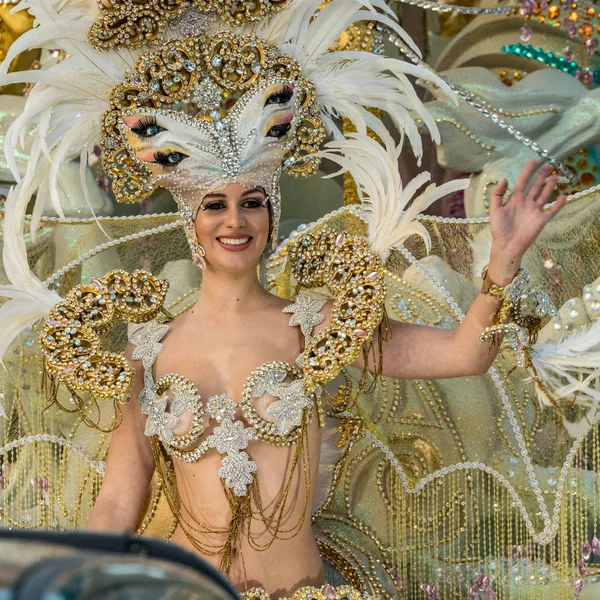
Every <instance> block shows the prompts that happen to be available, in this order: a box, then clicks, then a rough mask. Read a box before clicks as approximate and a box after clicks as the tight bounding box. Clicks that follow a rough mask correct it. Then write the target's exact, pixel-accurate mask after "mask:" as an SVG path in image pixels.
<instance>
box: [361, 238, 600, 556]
mask: <svg viewBox="0 0 600 600" xmlns="http://www.w3.org/2000/svg"><path fill="white" fill-rule="evenodd" d="M399 250H400V251H401V252H402V254H403V255H404V256H405V258H406V259H407V260H408V261H409V262H410V263H411V264H413V265H415V266H416V267H417V268H418V269H420V271H421V272H422V274H423V275H424V276H425V277H426V279H427V280H428V281H429V282H430V283H431V284H432V285H434V287H435V288H436V289H437V290H438V291H439V292H440V293H441V294H442V296H443V297H444V298H445V299H446V301H447V302H448V304H449V306H450V308H451V309H452V311H453V312H454V314H455V315H456V318H457V319H458V320H459V321H462V320H463V319H464V318H465V314H464V313H463V312H462V310H461V309H460V307H459V306H458V304H457V303H456V302H455V300H454V299H453V297H452V295H451V294H450V292H448V290H446V288H445V287H444V286H443V285H442V284H441V283H440V282H439V281H438V279H437V278H436V277H435V276H434V275H432V274H431V272H430V271H429V270H428V269H426V268H425V267H424V266H423V265H422V264H421V263H420V262H419V261H417V259H416V258H415V257H414V256H413V254H412V253H411V252H410V251H409V250H408V249H406V248H404V247H403V246H401V247H400V248H399ZM489 373H490V376H491V378H492V381H493V382H494V385H495V386H496V388H497V389H498V392H499V394H500V398H501V401H502V405H503V408H504V411H505V413H506V416H507V417H508V419H509V422H510V425H511V427H512V430H513V434H514V437H515V439H516V441H517V444H518V446H519V452H520V455H521V458H522V459H523V463H524V464H525V472H526V474H527V476H528V479H529V483H530V485H531V489H532V491H533V493H534V494H535V497H536V500H537V502H538V506H539V508H540V513H541V516H542V519H543V522H544V528H543V529H542V530H541V531H540V532H539V533H536V531H535V529H534V527H533V523H532V521H531V518H530V516H529V513H528V512H527V509H526V508H525V506H523V501H522V500H521V499H520V498H519V495H518V494H517V492H516V490H515V489H514V487H513V486H512V485H511V484H510V482H509V481H508V480H507V479H506V477H504V475H502V474H501V473H498V472H497V471H496V470H495V469H493V468H492V467H489V466H488V465H485V464H483V463H478V462H473V463H471V462H465V463H457V464H456V465H451V466H449V467H444V468H442V469H438V470H436V471H434V472H433V473H430V474H429V475H427V476H426V477H424V478H423V479H421V480H420V481H419V483H418V484H417V485H416V486H415V487H414V488H412V489H410V488H409V487H408V482H407V480H406V475H405V474H404V472H403V471H402V467H401V466H400V464H399V463H398V461H397V460H396V459H395V457H394V456H393V453H392V452H391V451H390V450H389V448H388V447H387V446H385V444H384V443H383V442H381V441H380V440H378V439H377V438H376V437H375V436H374V435H373V434H372V433H371V432H367V434H368V435H370V436H372V438H374V439H375V440H377V444H376V445H377V446H378V447H380V448H381V449H382V451H383V452H384V454H385V456H386V458H388V459H389V460H390V461H392V459H393V460H394V462H392V466H393V468H394V469H395V471H396V472H397V473H398V475H399V477H400V478H401V480H402V483H403V485H404V486H405V488H406V490H407V491H408V492H409V493H416V492H417V491H419V490H421V489H422V488H423V487H424V486H425V485H426V484H427V483H430V482H431V481H433V480H434V479H437V478H439V477H443V476H444V475H446V474H448V473H449V472H453V471H456V470H461V469H479V470H483V471H485V472H486V473H489V474H491V475H492V476H493V477H494V478H495V479H496V480H497V481H499V482H500V483H501V484H502V485H504V486H505V487H506V489H507V491H508V492H509V493H510V494H511V496H512V497H513V500H514V502H515V506H516V507H517V508H518V510H519V511H520V513H521V515H522V517H523V521H524V523H525V526H526V528H527V531H528V532H529V534H530V535H531V537H532V539H533V540H534V541H535V542H536V543H538V544H541V545H546V544H549V543H550V542H551V541H552V540H553V539H554V537H555V536H556V534H557V532H558V527H559V516H560V515H559V512H560V505H561V502H562V498H563V493H564V487H565V483H566V479H567V472H568V471H569V469H571V468H572V464H573V460H574V458H575V455H576V453H577V451H578V449H579V447H580V446H581V443H582V442H583V441H584V440H585V438H586V437H587V431H586V432H585V433H584V434H582V435H581V436H579V437H577V438H576V439H575V440H574V442H573V445H572V446H571V448H570V450H569V452H568V454H567V457H566V459H565V462H564V463H563V466H562V468H561V471H560V475H559V477H558V485H557V488H556V495H555V499H554V507H553V514H552V518H550V514H549V512H548V508H547V506H546V503H545V501H544V497H543V493H542V491H541V489H540V485H539V482H538V479H537V476H536V474H535V470H534V467H533V465H532V463H531V458H530V457H529V455H528V454H527V447H526V443H525V439H524V437H523V434H522V433H521V428H520V427H519V425H518V423H517V419H516V417H515V413H514V411H513V409H512V407H511V405H510V400H509V398H508V395H507V393H506V390H505V389H504V385H503V383H502V381H501V378H500V375H499V374H498V371H497V369H496V368H495V367H491V368H490V370H489ZM599 421H600V414H598V413H597V414H596V415H595V416H594V417H593V418H592V419H591V420H590V428H591V427H593V426H594V425H595V424H596V423H598V422H599ZM588 431H589V429H588ZM390 455H391V458H390ZM452 467H454V468H452Z"/></svg>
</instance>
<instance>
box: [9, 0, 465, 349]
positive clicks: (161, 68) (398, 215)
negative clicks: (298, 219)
mask: <svg viewBox="0 0 600 600" xmlns="http://www.w3.org/2000/svg"><path fill="white" fill-rule="evenodd" d="M148 4H149V5H150V4H152V3H151V2H149V3H148ZM209 4H210V6H209ZM214 4H215V3H208V4H207V3H205V2H204V3H202V2H197V3H196V4H190V5H188V6H187V8H185V10H180V11H177V14H176V15H171V16H169V15H167V16H166V17H165V16H164V15H163V17H161V18H162V19H163V20H162V21H161V23H159V24H156V23H155V25H156V27H155V28H154V29H153V31H154V33H156V35H154V34H152V35H148V36H146V39H148V40H150V42H151V43H149V44H145V45H144V44H143V43H141V42H140V40H141V38H140V36H136V35H133V33H132V32H133V31H134V30H133V29H131V27H134V29H135V27H137V28H138V29H137V30H136V31H138V33H139V31H141V29H140V27H142V26H144V27H146V26H147V27H150V24H149V23H146V25H143V23H142V21H140V20H135V19H134V22H133V21H132V22H128V21H127V20H125V21H124V22H123V23H121V25H118V23H119V21H118V20H114V21H110V19H109V17H108V16H107V15H106V14H103V15H100V14H99V12H98V10H99V9H98V7H97V5H96V4H95V2H92V1H91V0H73V1H69V2H64V1H62V0H61V1H56V0H54V1H53V0H23V1H22V2H21V3H20V4H19V5H18V9H19V10H23V9H27V10H29V12H30V13H31V14H32V15H33V16H34V17H35V20H36V23H35V27H34V29H33V30H31V31H29V32H27V33H25V34H24V35H23V36H22V37H21V38H20V39H19V40H18V41H17V42H16V43H15V44H13V46H12V47H11V49H10V50H9V52H8V54H7V56H6V58H5V61H4V63H3V64H2V66H1V67H0V84H1V85H6V84H9V83H18V82H32V83H35V84H36V85H35V86H34V87H33V89H32V90H31V93H30V94H29V97H28V99H27V102H26V105H25V109H24V111H23V114H22V115H21V116H20V117H19V118H18V119H17V120H16V121H15V122H14V123H13V125H12V126H11V128H10V130H9V131H8V133H7V136H6V140H5V153H6V155H7V157H8V161H9V165H10V166H11V169H12V170H13V172H14V176H15V178H16V180H17V181H19V185H18V186H17V187H16V188H15V189H14V190H13V191H12V192H11V194H10V195H9V198H8V200H7V206H8V209H7V214H6V218H5V231H7V232H9V233H10V232H12V233H10V235H6V236H5V250H4V255H3V258H4V263H5V270H6V272H7V274H8V276H9V278H10V280H11V282H12V285H11V286H8V287H7V286H4V288H3V289H2V290H1V291H2V293H3V294H4V295H6V296H9V297H13V298H17V296H18V297H19V300H18V301H19V302H21V301H22V299H23V296H22V294H24V293H30V292H31V302H24V303H23V302H21V304H20V306H19V307H18V312H19V314H20V315H21V321H22V322H23V323H25V324H30V323H31V322H33V321H34V320H35V319H36V318H39V317H40V316H42V313H43V312H44V309H43V307H41V306H39V302H38V300H39V298H43V299H45V300H44V302H43V304H44V306H50V305H51V303H54V302H55V301H56V300H57V297H56V294H53V293H50V292H48V291H47V290H45V289H42V288H43V286H42V284H41V283H39V281H38V280H37V279H36V278H35V277H34V276H33V274H32V273H31V272H30V271H29V270H28V267H27V264H26V259H25V248H24V246H23V242H22V239H19V232H20V228H22V226H23V225H22V224H23V219H24V216H25V210H26V207H27V205H28V204H29V202H30V200H31V199H32V198H33V197H34V196H36V201H35V205H34V209H33V215H32V221H31V231H32V232H33V233H35V230H36V227H37V224H38V223H39V220H40V217H41V216H42V214H43V212H44V210H45V208H46V202H47V200H48V198H49V199H50V201H51V203H52V207H53V209H54V210H55V211H56V212H57V213H58V214H59V215H60V214H62V211H61V206H60V200H59V197H60V195H59V189H58V186H59V184H58V173H59V171H60V169H61V166H62V165H63V164H64V163H65V162H66V161H70V160H72V159H74V158H80V160H81V172H82V182H83V174H84V170H85V165H86V164H87V159H88V157H89V155H90V154H91V152H92V151H93V150H94V148H95V147H97V146H101V147H102V149H103V166H104V168H105V170H106V172H107V174H108V175H109V176H110V177H111V178H112V180H113V192H114V193H115V197H116V198H117V200H119V201H129V202H131V201H137V200H141V199H143V198H145V197H146V196H147V195H148V194H149V193H150V192H151V191H152V190H153V189H154V188H155V187H158V186H163V187H166V188H168V189H171V190H172V191H173V192H174V196H175V199H176V200H177V201H178V203H179V205H180V209H181V211H182V214H183V215H184V217H185V216H186V215H187V217H188V220H189V216H190V215H193V212H194V210H195V209H197V207H198V204H199V199H201V196H202V195H203V194H204V193H205V192H206V191H207V190H208V189H210V188H211V187H213V188H214V187H215V186H218V185H222V184H224V183H227V182H229V181H238V182H240V183H243V184H254V185H257V184H260V185H263V186H264V187H265V189H266V190H267V191H268V193H269V196H270V198H271V202H272V203H273V206H272V207H273V212H274V214H275V219H277V218H278V214H279V201H278V200H279V199H278V194H277V180H278V177H279V172H280V170H281V169H284V170H287V171H288V172H290V173H292V174H295V175H298V176H305V175H309V174H312V173H313V172H314V171H316V168H317V166H318V162H319V160H320V158H321V157H326V158H330V159H332V160H334V161H335V162H337V163H339V164H341V165H342V166H343V168H344V169H345V170H347V171H348V172H349V173H350V174H351V175H352V176H353V178H354V180H355V181H356V183H357V186H358V188H359V190H362V191H363V192H364V194H365V195H366V196H368V198H369V204H368V206H369V207H370V208H369V211H370V217H369V218H370V219H371V220H372V221H373V225H374V227H372V228H371V232H372V233H371V234H370V235H371V237H372V239H371V241H372V243H373V244H374V245H375V246H376V248H378V249H379V250H382V248H383V247H384V246H386V247H389V245H390V244H392V245H393V244H395V243H398V242H399V241H401V239H403V236H404V237H405V236H406V235H408V234H410V233H414V232H418V233H423V232H422V231H421V230H420V229H419V230H418V231H417V229H418V228H417V229H415V226H414V225H408V222H409V221H412V218H413V217H414V216H415V215H416V213H417V212H418V210H421V209H422V208H424V207H425V205H426V204H429V202H426V199H429V201H433V199H435V198H434V196H435V197H438V196H439V195H440V193H443V192H445V191H447V190H446V187H447V186H446V187H443V188H440V193H436V194H434V195H432V191H431V188H428V190H427V191H426V193H425V195H424V196H422V197H420V199H419V200H418V201H417V202H414V203H413V205H412V208H411V209H410V211H409V212H407V213H406V214H404V215H403V213H402V211H403V210H404V209H405V208H408V200H409V198H410V197H412V195H413V194H414V192H415V191H416V190H417V189H418V188H419V187H420V186H421V185H422V183H423V182H424V179H423V177H420V178H418V180H416V181H415V182H414V183H412V184H409V186H407V188H406V189H404V190H402V188H401V186H400V180H399V176H398V174H397V172H396V170H395V168H393V165H394V164H395V160H396V157H397V155H398V153H399V149H400V147H401V145H402V143H403V141H404V138H408V139H409V141H410V143H411V145H412V148H413V151H414V153H415V154H416V155H417V157H419V156H420V154H421V140H420V136H419V133H418V131H417V126H416V124H415V119H416V118H419V119H420V120H421V121H422V122H423V123H424V124H425V125H426V126H427V127H428V128H429V130H430V132H431V135H432V137H433V139H434V140H435V141H438V133H437V129H436V126H435V123H434V121H433V119H432V118H431V116H430V115H429V113H428V112H427V110H426V109H425V108H424V106H423V104H422V103H421V101H420V100H419V98H418V96H417V94H416V92H415V90H414V89H413V87H412V85H411V83H410V82H409V80H408V76H409V75H410V76H415V77H419V78H421V79H426V80H430V81H434V82H435V83H436V84H437V85H439V86H440V87H441V88H443V89H445V85H444V84H443V82H441V81H440V80H439V79H438V78H437V76H436V75H435V74H432V73H431V72H430V71H429V70H427V69H425V68H421V67H418V66H414V65H412V64H409V63H406V62H404V61H402V60H399V59H392V58H387V57H385V56H380V55H376V54H371V53H369V52H363V51H337V52H332V51H330V49H331V47H332V45H333V44H334V43H335V42H336V40H337V39H338V38H339V36H340V34H341V33H342V32H343V31H344V30H345V29H346V28H347V27H349V26H350V25H352V24H353V23H357V22H359V21H365V20H368V21H372V22H378V23H382V24H383V25H385V26H387V27H388V28H390V29H392V30H393V31H394V32H396V34H398V35H399V36H401V37H402V39H404V40H405V41H406V43H408V44H411V45H412V41H411V40H410V38H409V37H408V36H407V35H406V33H405V32H404V31H403V30H402V28H401V27H400V26H399V24H398V23H397V21H396V20H395V16H394V14H393V12H392V11H391V10H390V9H389V7H388V6H387V5H386V3H385V1H384V0H331V2H330V3H328V4H327V5H326V6H324V7H321V4H322V2H321V0H294V2H291V3H289V4H287V5H286V6H285V9H284V10H275V5H276V4H277V5H280V4H282V3H277V2H271V3H270V4H272V5H273V6H272V8H273V10H268V11H267V12H266V13H265V14H269V15H270V16H268V18H266V19H264V20H262V21H258V22H257V20H256V19H255V18H249V19H246V20H245V19H244V18H241V19H237V20H236V23H238V22H239V23H241V25H240V26H239V27H232V26H231V25H230V24H229V23H228V19H227V18H224V16H223V15H219V14H217V15H215V14H214V10H212V12H211V9H215V7H216V5H215V6H213V5H214ZM216 4H217V5H218V4H219V3H216ZM259 4H260V3H259ZM263 4H264V3H263ZM267 4H269V3H267ZM278 8H281V6H279V7H278ZM113 16H114V15H113ZM138 16H139V15H138ZM167 17H168V18H167ZM172 17H173V18H172ZM132 18H133V17H132ZM107 19H108V20H107ZM136 19H137V17H136ZM224 21H225V22H224ZM115 23H117V25H114V24H115ZM132 23H133V25H132ZM113 25H114V27H113ZM102 27H104V29H102ZM111 27H112V29H111ZM119 27H129V29H128V31H129V33H131V35H130V36H129V37H127V36H124V35H123V36H121V37H119V35H117V34H118V33H119V31H118V30H119ZM107 28H108V29H107ZM142 28H143V27H142ZM115 32H116V33H115ZM142 37H143V36H142ZM32 48H45V49H55V48H60V49H61V50H64V52H65V53H66V58H65V59H64V60H62V61H61V62H59V63H58V64H55V65H52V66H50V67H49V68H47V69H42V70H32V71H26V72H19V73H11V74H6V72H7V69H8V65H9V64H10V62H11V61H12V59H13V58H14V56H15V55H16V54H18V53H21V52H23V51H25V50H28V49H32ZM370 109H378V110H379V111H381V113H383V114H386V115H388V116H389V117H390V119H391V121H392V122H393V123H394V125H395V126H396V129H397V131H398V133H399V138H400V141H399V142H395V141H394V140H393V139H392V136H391V134H390V133H389V132H388V131H387V129H386V127H385V126H384V124H383V122H382V121H381V120H380V119H379V118H378V117H376V116H374V114H373V113H372V112H371V111H370ZM340 118H347V119H349V120H350V121H351V122H352V124H353V125H354V127H355V129H356V133H354V134H352V135H351V136H349V137H347V138H345V137H344V135H343V133H342V131H341V130H340V128H339V125H338V123H337V120H338V119H340ZM34 123H35V124H36V129H35V133H34V139H33V145H32V150H31V152H30V160H29V163H28V166H27V171H26V173H25V175H24V177H23V179H22V180H21V178H20V176H19V173H18V171H17V165H16V163H15V161H14V151H15V149H16V148H17V146H18V145H19V143H20V140H21V138H22V136H23V135H24V132H25V131H26V129H27V128H30V127H31V126H32V124H34ZM368 129H370V130H372V131H373V132H374V133H376V134H377V135H378V136H379V138H380V139H381V140H383V142H384V144H385V146H386V148H385V149H382V148H375V147H374V144H376V142H373V140H371V139H370V138H369V137H368V135H367V130H368ZM326 135H329V136H330V137H331V138H332V140H333V141H332V142H331V144H330V146H329V148H328V150H326V151H325V152H323V153H321V154H320V153H319V149H320V146H321V145H322V143H323V141H324V139H325V137H326ZM169 145H170V146H171V147H172V146H175V147H176V150H173V149H171V150H165V147H166V146H169ZM382 155H383V156H384V160H383V161H382ZM148 157H150V158H148ZM186 165H188V167H186ZM376 181H380V182H382V183H381V184H377V183H375V182H376ZM458 185H459V187H461V186H462V185H463V183H460V184H458ZM377 186H379V187H377ZM450 187H452V185H451V186H450ZM376 188H377V189H376ZM83 190H84V194H85V193H86V186H85V185H83ZM182 190H184V192H186V193H182ZM177 192H179V197H178V195H177ZM194 194H196V196H195V197H194ZM390 211H391V212H392V213H393V220H394V222H396V224H398V222H399V221H401V223H400V225H402V227H401V229H402V231H404V233H402V234H400V237H398V233H397V231H398V230H397V229H396V233H394V232H393V231H392V230H391V229H390V227H389V220H388V219H387V216H388V215H389V212H390ZM184 223H185V219H184ZM13 234H14V235H13ZM382 238H385V239H382ZM38 288H39V289H38ZM38 292H39V294H38ZM38 295H39V298H38V299H36V296H38ZM12 302H17V300H16V299H15V300H13V301H12ZM12 302H9V303H8V304H6V305H4V306H3V307H2V309H3V313H4V314H5V315H9V313H10V311H11V310H13V309H14V310H17V308H16V304H15V305H14V306H12ZM11 306H12V308H11ZM26 307H27V308H26ZM1 316H2V315H0V317H1ZM0 326H4V324H3V323H2V324H1V325H0ZM13 329H14V331H13ZM18 329H19V327H17V325H16V324H15V326H14V327H13V328H12V329H11V331H10V332H9V333H10V335H9V336H5V337H4V345H3V348H2V349H5V348H6V347H7V346H8V344H9V343H10V341H11V339H13V338H14V336H15V335H17V333H18Z"/></svg>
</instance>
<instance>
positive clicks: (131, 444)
mask: <svg viewBox="0 0 600 600" xmlns="http://www.w3.org/2000/svg"><path fill="white" fill-rule="evenodd" d="M131 352H132V348H131V347H128V348H127V351H126V353H125V356H126V357H127V360H129V362H132V358H131ZM140 371H141V365H140V366H139V367H138V368H137V369H135V378H134V383H133V388H132V393H131V398H130V399H129V402H127V404H125V405H123V406H121V412H122V417H123V418H122V421H121V424H120V425H119V427H117V428H116V429H115V431H114V432H113V433H112V438H111V440H110V446H109V449H108V458H107V461H106V473H105V475H104V480H103V482H102V487H101V488H100V493H99V494H98V499H97V500H96V504H95V505H94V507H93V508H92V512H91V513H90V517H89V519H88V522H87V527H88V529H91V530H96V531H106V532H115V533H117V532H119V533H123V532H129V533H133V532H134V531H135V528H136V527H137V524H138V521H139V518H140V513H141V511H142V508H143V506H144V501H145V499H146V494H147V492H148V488H149V486H150V481H151V479H152V474H153V473H154V457H153V455H152V448H151V446H150V438H148V437H147V436H145V435H144V418H143V415H142V412H141V407H140V404H139V403H138V400H137V399H138V395H139V393H140V391H141V390H142V387H143V383H142V382H143V380H142V374H141V372H140Z"/></svg>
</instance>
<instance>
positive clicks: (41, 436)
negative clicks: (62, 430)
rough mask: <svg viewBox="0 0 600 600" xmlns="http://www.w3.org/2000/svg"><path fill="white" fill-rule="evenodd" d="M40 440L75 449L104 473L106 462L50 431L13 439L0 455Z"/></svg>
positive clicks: (94, 467) (97, 470)
mask: <svg viewBox="0 0 600 600" xmlns="http://www.w3.org/2000/svg"><path fill="white" fill-rule="evenodd" d="M39 442H50V443H51V444H58V445H59V446H64V447H65V448H69V449H70V450H73V452H75V453H76V454H78V455H79V456H81V458H83V460H85V462H87V463H88V464H89V465H90V466H91V467H92V468H93V469H94V470H95V471H96V472H97V473H100V474H101V475H104V470H105V468H106V463H105V462H104V461H103V460H94V459H93V458H92V457H91V456H90V455H89V454H87V453H86V452H84V451H83V450H82V449H81V448H80V447H79V446H78V445H77V444H75V443H74V442H72V441H71V440H68V439H66V438H64V437H60V436H58V435H50V434H49V433H36V434H35V435H28V436H24V437H22V438H20V439H18V440H13V441H12V442H9V443H8V444H5V445H4V446H2V447H0V456H3V455H4V454H6V453H7V452H10V451H11V450H14V449H15V448H19V447H21V446H27V445H28V444H36V443H39Z"/></svg>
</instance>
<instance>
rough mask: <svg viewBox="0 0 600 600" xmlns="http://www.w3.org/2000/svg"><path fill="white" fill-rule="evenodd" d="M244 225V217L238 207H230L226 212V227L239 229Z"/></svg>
mask: <svg viewBox="0 0 600 600" xmlns="http://www.w3.org/2000/svg"><path fill="white" fill-rule="evenodd" d="M245 224H246V217H245V216H244V213H243V211H242V209H241V207H240V206H231V207H229V209H228V211H227V226H228V227H231V228H232V229H240V228H241V227H243V226H244V225H245Z"/></svg>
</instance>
